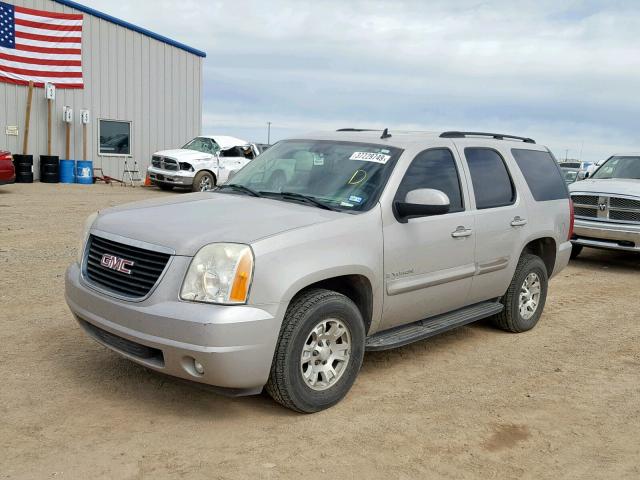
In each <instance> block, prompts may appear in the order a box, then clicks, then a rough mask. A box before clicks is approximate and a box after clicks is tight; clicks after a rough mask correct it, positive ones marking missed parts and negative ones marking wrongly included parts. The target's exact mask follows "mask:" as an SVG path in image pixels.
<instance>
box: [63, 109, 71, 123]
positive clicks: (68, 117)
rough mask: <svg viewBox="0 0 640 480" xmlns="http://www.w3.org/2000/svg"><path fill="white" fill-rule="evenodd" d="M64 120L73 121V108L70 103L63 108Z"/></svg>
mask: <svg viewBox="0 0 640 480" xmlns="http://www.w3.org/2000/svg"><path fill="white" fill-rule="evenodd" d="M62 121H63V122H66V123H71V122H73V108H71V107H70V106H69V105H65V106H64V108H63V109H62Z"/></svg>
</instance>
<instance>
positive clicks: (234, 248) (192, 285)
mask: <svg viewBox="0 0 640 480" xmlns="http://www.w3.org/2000/svg"><path fill="white" fill-rule="evenodd" d="M252 276H253V252H252V251H251V248H249V246H248V245H241V244H239V243H212V244H210V245H206V246H204V247H202V248H201V249H200V250H199V251H198V253H197V254H196V256H195V257H193V260H191V265H189V270H188V271H187V275H186V277H185V278H184V282H182V289H181V291H180V298H181V299H183V300H191V301H196V302H207V303H221V304H239V303H245V302H246V301H247V296H248V294H249V287H250V286H251V277H252Z"/></svg>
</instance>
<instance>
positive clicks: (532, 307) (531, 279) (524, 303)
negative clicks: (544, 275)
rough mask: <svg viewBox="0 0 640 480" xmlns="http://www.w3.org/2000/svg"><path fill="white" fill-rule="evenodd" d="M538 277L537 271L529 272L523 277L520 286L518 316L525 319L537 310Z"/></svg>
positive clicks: (538, 296) (538, 298) (538, 301)
mask: <svg viewBox="0 0 640 480" xmlns="http://www.w3.org/2000/svg"><path fill="white" fill-rule="evenodd" d="M540 292H541V285H540V277H539V276H538V274H537V273H535V272H531V273H530V274H529V275H527V277H526V278H525V279H524V282H523V283H522V287H521V288H520V301H519V305H518V307H519V310H520V316H521V317H522V318H524V319H525V320H529V319H530V318H531V317H533V315H534V314H535V313H536V310H538V305H539V304H540Z"/></svg>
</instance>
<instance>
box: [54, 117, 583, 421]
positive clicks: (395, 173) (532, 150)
mask: <svg viewBox="0 0 640 480" xmlns="http://www.w3.org/2000/svg"><path fill="white" fill-rule="evenodd" d="M572 220H573V216H572V211H571V207H570V201H569V195H568V192H567V188H566V185H565V183H564V181H563V178H562V176H561V173H560V170H559V167H558V165H557V164H556V162H555V160H554V159H553V157H552V155H551V154H550V153H549V151H548V150H547V149H546V148H545V147H543V146H540V145H537V144H536V143H535V142H534V141H533V140H531V139H529V138H521V137H511V136H508V135H501V134H485V133H474V132H443V133H440V134H434V133H403V132H391V133H390V132H388V131H387V130H385V131H383V132H379V131H359V130H354V129H346V130H341V131H337V132H329V133H319V134H311V135H306V136H303V137H300V138H296V139H292V140H285V141H281V142H278V143H277V144H276V145H274V146H273V147H271V148H270V149H269V150H267V151H266V152H265V153H263V154H262V155H260V156H259V157H258V158H257V159H256V160H254V161H252V162H251V163H249V164H248V165H247V166H245V167H244V168H243V169H242V170H240V171H239V172H238V173H237V174H236V175H235V176H234V178H233V180H232V181H231V182H229V183H227V184H225V185H221V186H220V187H218V188H217V189H216V190H215V191H213V192H202V193H194V194H190V195H181V196H180V197H173V198H162V199H157V200H150V201H144V202H141V203H135V204H130V205H123V206H119V207H115V208H109V209H106V210H104V211H101V212H99V213H97V214H94V215H92V216H91V217H90V218H89V219H88V220H87V223H86V226H85V231H84V234H83V237H82V240H81V241H82V244H81V245H82V246H81V248H80V249H79V252H78V259H77V261H76V262H74V263H73V264H72V265H71V266H70V267H69V269H68V270H67V274H66V299H67V303H68V305H69V307H70V309H71V311H72V312H73V314H74V315H75V317H76V319H77V320H78V322H79V324H80V325H81V326H82V328H83V329H84V330H85V331H86V333H87V334H88V335H90V336H91V337H92V338H94V339H95V340H97V341H98V342H100V343H101V344H103V345H105V346H107V347H109V348H111V349H113V350H115V351H116V352H118V353H119V354H121V355H123V356H125V357H127V358H129V359H131V360H132V361H134V362H137V363H140V364H142V365H145V366H146V367H148V368H150V369H153V370H157V371H159V372H164V373H168V374H171V375H175V376H177V377H181V378H184V379H189V380H193V381H196V382H202V383H206V384H209V385H213V386H216V387H218V388H219V389H221V391H224V392H226V393H230V394H237V395H242V394H252V393H258V392H260V391H261V390H262V389H263V387H265V386H266V390H267V391H268V392H269V393H270V394H271V396H272V397H273V398H274V399H275V400H276V401H278V402H280V403H281V404H282V405H284V406H286V407H288V408H291V409H293V410H296V411H299V412H315V411H318V410H322V409H324V408H327V407H330V406H332V405H334V404H336V403H337V402H338V401H339V400H340V399H342V398H343V397H344V396H345V395H346V394H347V392H348V391H349V389H350V388H351V385H352V384H353V382H354V381H355V379H356V376H357V374H358V371H359V370H360V366H361V364H362V361H363V358H364V353H365V351H367V350H384V349H388V348H396V347H401V346H403V345H406V344H408V343H411V342H415V341H419V340H423V339H425V338H428V337H431V336H433V335H436V334H438V333H441V332H445V331H447V330H450V329H452V328H456V327H460V326H462V325H465V324H468V323H471V322H474V321H476V320H480V319H483V318H488V317H490V318H492V319H493V320H494V322H495V324H496V325H497V326H498V327H500V328H502V329H505V330H507V331H510V332H523V331H526V330H529V329H531V328H533V327H534V326H535V325H536V323H537V322H538V320H539V319H540V316H541V315H542V312H543V308H544V305H545V300H546V296H547V288H548V280H549V278H551V277H552V276H553V275H555V274H557V273H558V272H559V271H560V270H562V269H563V268H564V267H565V266H566V265H567V262H568V260H569V255H570V252H571V243H570V242H569V238H570V237H571V235H572ZM407 361H408V362H410V360H407Z"/></svg>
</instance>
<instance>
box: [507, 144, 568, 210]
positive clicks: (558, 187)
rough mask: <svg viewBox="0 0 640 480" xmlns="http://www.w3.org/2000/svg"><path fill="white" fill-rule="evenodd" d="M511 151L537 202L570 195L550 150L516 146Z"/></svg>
mask: <svg viewBox="0 0 640 480" xmlns="http://www.w3.org/2000/svg"><path fill="white" fill-rule="evenodd" d="M511 153H512V154H513V158H515V159H516V163H517V164H518V167H520V171H521V172H522V175H524V179H525V180H526V181H527V185H529V190H531V194H532V195H533V198H535V199H536V201H537V202H545V201H547V200H559V199H562V198H568V197H569V194H568V192H567V187H566V184H565V182H564V180H563V179H562V174H561V173H560V169H559V168H558V165H557V163H556V161H555V160H554V159H553V157H552V156H551V155H550V154H549V153H548V152H540V151H536V150H526V149H522V148H514V149H512V150H511Z"/></svg>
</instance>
